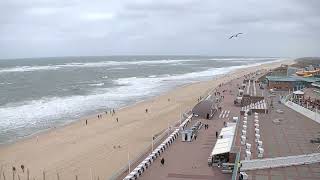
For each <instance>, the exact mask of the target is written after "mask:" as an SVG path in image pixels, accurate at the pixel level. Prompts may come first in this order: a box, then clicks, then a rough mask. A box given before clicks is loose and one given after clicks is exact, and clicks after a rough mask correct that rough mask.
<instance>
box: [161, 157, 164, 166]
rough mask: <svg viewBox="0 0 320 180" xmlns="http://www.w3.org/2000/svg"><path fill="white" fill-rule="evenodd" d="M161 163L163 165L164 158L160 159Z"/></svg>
mask: <svg viewBox="0 0 320 180" xmlns="http://www.w3.org/2000/svg"><path fill="white" fill-rule="evenodd" d="M161 164H162V166H164V158H162V159H161Z"/></svg>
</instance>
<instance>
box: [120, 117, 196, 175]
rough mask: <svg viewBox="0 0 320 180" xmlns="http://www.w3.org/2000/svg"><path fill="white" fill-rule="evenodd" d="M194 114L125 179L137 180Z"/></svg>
mask: <svg viewBox="0 0 320 180" xmlns="http://www.w3.org/2000/svg"><path fill="white" fill-rule="evenodd" d="M191 118H192V115H190V116H189V117H188V118H187V119H186V120H185V121H184V122H183V123H181V124H180V126H179V128H176V129H175V130H174V131H173V133H171V134H170V136H169V137H168V138H167V139H166V140H165V141H163V142H162V143H161V144H160V145H159V146H158V147H157V148H156V149H155V150H153V151H152V153H151V154H149V156H148V157H147V158H146V159H144V160H143V161H142V162H141V163H140V164H139V165H138V166H137V167H136V168H135V169H134V170H133V171H131V172H130V173H129V174H128V175H127V176H126V177H125V178H124V180H135V179H138V178H139V176H141V175H142V173H143V172H144V171H146V170H147V169H148V168H149V167H150V166H151V164H152V163H153V162H154V161H155V160H156V159H157V158H158V157H160V155H161V154H162V153H163V152H164V151H165V150H166V149H167V148H168V147H169V146H170V145H171V144H172V143H173V142H174V141H175V140H176V139H177V138H178V136H179V131H180V129H183V128H185V127H186V126H187V125H188V123H189V122H190V120H191Z"/></svg>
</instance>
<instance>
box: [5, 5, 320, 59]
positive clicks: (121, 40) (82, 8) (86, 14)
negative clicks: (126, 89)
mask: <svg viewBox="0 0 320 180" xmlns="http://www.w3.org/2000/svg"><path fill="white" fill-rule="evenodd" d="M319 8H320V1H318V0H308V1H302V0H281V1H270V0H259V1H253V0H242V1H239V0H226V1H219V0H201V1H200V0H177V1H172V0H162V1H155V0H154V1H152V0H139V1H132V0H123V1H115V0H110V1H99V0H93V1H76V0H70V1H63V0H28V1H24V0H4V1H1V2H0V58H15V57H39V56H65V55H114V54H120V55H121V54H199V55H252V56H255V55H258V56H264V55H266V56H316V55H318V56H319V55H320V51H319V48H318V47H319V42H320V35H319V33H318V32H319V31H320V22H319V19H320V12H319ZM238 31H241V32H244V33H245V34H244V36H242V37H240V38H239V39H235V40H232V41H230V40H228V36H229V35H230V34H232V33H234V32H238ZM257 43H258V44H259V45H257ZM301 44H303V46H302V45H301Z"/></svg>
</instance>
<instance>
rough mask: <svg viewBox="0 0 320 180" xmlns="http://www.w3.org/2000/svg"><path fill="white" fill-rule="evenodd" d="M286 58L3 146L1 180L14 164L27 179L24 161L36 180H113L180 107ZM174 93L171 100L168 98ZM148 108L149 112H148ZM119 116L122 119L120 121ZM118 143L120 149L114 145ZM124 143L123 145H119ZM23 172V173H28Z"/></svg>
mask: <svg viewBox="0 0 320 180" xmlns="http://www.w3.org/2000/svg"><path fill="white" fill-rule="evenodd" d="M292 62H293V61H292V60H285V61H282V62H276V63H271V64H265V65H260V66H255V67H250V68H244V69H238V70H236V71H234V72H232V73H230V74H229V75H225V76H223V77H220V78H218V79H213V80H210V81H205V82H198V83H193V84H189V85H186V86H182V87H178V88H176V89H174V90H172V91H170V92H167V93H165V94H163V95H160V96H157V97H154V98H152V99H149V100H146V101H143V102H140V103H137V104H134V105H132V106H129V107H125V108H122V109H121V110H116V114H115V115H114V116H111V115H110V114H109V113H108V115H105V114H103V117H102V119H98V118H97V116H96V115H95V116H91V117H87V118H85V119H88V125H87V126H86V125H85V119H81V120H79V121H77V122H75V123H72V124H70V125H67V126H65V127H62V128H57V129H54V130H51V131H49V132H46V133H42V134H39V135H38V136H33V137H31V138H28V139H25V140H21V141H19V142H17V143H14V144H10V145H4V146H2V147H0V173H1V176H0V180H3V176H2V174H3V172H4V174H5V176H6V179H10V180H11V179H12V176H13V174H12V167H13V166H15V167H16V168H17V171H16V175H15V176H16V179H18V176H17V175H18V174H19V176H20V178H21V179H26V178H25V177H26V175H27V173H26V170H25V172H24V173H23V172H22V170H21V168H20V165H21V164H23V165H24V166H25V167H26V169H27V168H28V169H29V171H30V177H32V178H31V179H33V178H34V177H35V179H43V172H45V177H46V180H53V179H54V180H56V179H57V173H58V174H59V177H60V180H70V179H75V175H78V179H79V180H81V179H85V180H88V179H91V176H92V177H93V178H92V179H98V178H97V177H98V176H99V178H100V179H108V178H109V177H110V176H112V175H113V174H114V173H115V172H117V171H118V170H119V169H120V168H122V167H123V166H125V165H126V163H127V159H128V155H127V154H128V149H129V152H130V157H132V158H134V157H136V156H137V155H138V154H139V153H140V152H141V151H142V150H144V149H145V148H146V147H147V146H149V145H150V144H151V137H152V135H153V134H157V133H160V132H161V131H163V130H164V129H166V128H167V127H168V123H171V124H172V123H174V122H176V121H178V120H179V118H180V112H186V111H188V110H190V109H191V108H192V107H193V106H194V105H195V104H196V103H197V99H198V98H199V96H205V95H206V93H208V92H209V91H210V90H212V89H214V88H215V87H217V85H219V84H220V83H225V82H227V81H229V80H231V79H233V78H237V77H240V76H243V75H245V74H248V73H250V72H254V71H256V70H258V69H263V68H264V69H270V68H275V67H278V66H279V65H280V64H284V63H285V64H291V63H292ZM169 98H170V101H168V99H169ZM146 108H148V109H149V112H148V113H145V109H146ZM116 117H118V118H119V122H118V123H117V122H116ZM114 146H116V148H114ZM118 146H120V148H119V147H118ZM22 177H23V178H22Z"/></svg>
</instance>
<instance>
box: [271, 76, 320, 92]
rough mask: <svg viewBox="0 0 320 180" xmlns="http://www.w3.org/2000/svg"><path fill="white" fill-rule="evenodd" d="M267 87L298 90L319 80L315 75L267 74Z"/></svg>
mask: <svg viewBox="0 0 320 180" xmlns="http://www.w3.org/2000/svg"><path fill="white" fill-rule="evenodd" d="M266 79H267V86H268V89H274V90H281V91H288V90H289V89H290V90H299V89H303V88H305V87H311V84H312V83H315V82H320V78H317V77H308V78H305V77H299V76H267V77H266Z"/></svg>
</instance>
